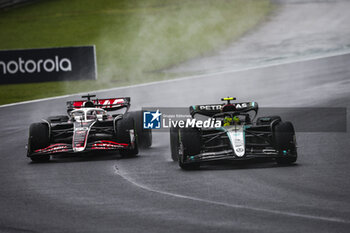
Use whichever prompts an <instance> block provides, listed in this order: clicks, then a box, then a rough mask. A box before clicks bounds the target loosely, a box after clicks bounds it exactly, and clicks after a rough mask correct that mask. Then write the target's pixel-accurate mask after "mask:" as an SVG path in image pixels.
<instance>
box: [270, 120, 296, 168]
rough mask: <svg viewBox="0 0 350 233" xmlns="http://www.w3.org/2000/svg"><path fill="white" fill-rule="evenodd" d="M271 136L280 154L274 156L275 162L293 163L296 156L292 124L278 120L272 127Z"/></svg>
mask: <svg viewBox="0 0 350 233" xmlns="http://www.w3.org/2000/svg"><path fill="white" fill-rule="evenodd" d="M273 136H274V144H275V147H276V149H277V150H278V151H279V152H280V154H281V155H280V157H277V158H276V162H277V163H278V164H285V165H287V164H292V163H295V162H296V161H297V158H298V156H297V148H296V139H295V131H294V127H293V124H292V123H291V122H279V123H278V124H277V125H276V126H275V127H274V129H273ZM284 153H286V155H284Z"/></svg>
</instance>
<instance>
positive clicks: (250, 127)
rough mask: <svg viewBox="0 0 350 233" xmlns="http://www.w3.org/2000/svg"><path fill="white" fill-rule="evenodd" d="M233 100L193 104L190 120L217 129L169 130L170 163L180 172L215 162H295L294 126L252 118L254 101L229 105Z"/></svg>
mask: <svg viewBox="0 0 350 233" xmlns="http://www.w3.org/2000/svg"><path fill="white" fill-rule="evenodd" d="M232 100H235V98H232V97H228V98H222V101H226V103H222V104H210V105H194V106H191V107H190V109H189V110H190V114H191V116H192V118H195V119H199V118H201V119H203V117H206V118H209V119H211V120H213V121H216V122H218V121H219V122H221V127H215V128H214V127H211V128H203V127H202V128H198V127H188V128H171V129H170V144H171V155H172V158H173V160H178V162H179V166H180V167H181V168H182V169H197V168H199V167H200V165H201V164H202V163H206V162H212V161H218V160H245V159H250V158H257V157H267V158H274V159H275V160H276V162H277V163H278V164H292V163H294V162H295V161H296V160H297V146H296V138H295V132H294V127H293V124H292V123H291V122H284V121H282V120H281V117H280V116H265V117H259V118H257V120H256V121H254V120H255V118H256V116H257V114H258V104H257V103H256V102H244V103H231V101H232Z"/></svg>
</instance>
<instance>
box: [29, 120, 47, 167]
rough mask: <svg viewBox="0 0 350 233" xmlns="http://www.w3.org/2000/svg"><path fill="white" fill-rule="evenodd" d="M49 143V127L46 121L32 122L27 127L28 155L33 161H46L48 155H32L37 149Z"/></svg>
mask: <svg viewBox="0 0 350 233" xmlns="http://www.w3.org/2000/svg"><path fill="white" fill-rule="evenodd" d="M49 145H50V135H49V127H48V125H47V124H46V123H33V124H31V125H30V127H29V138H28V152H27V154H28V157H29V158H30V159H31V160H32V161H33V162H47V161H49V160H50V155H32V154H33V152H35V151H36V150H38V149H44V148H46V147H48V146H49Z"/></svg>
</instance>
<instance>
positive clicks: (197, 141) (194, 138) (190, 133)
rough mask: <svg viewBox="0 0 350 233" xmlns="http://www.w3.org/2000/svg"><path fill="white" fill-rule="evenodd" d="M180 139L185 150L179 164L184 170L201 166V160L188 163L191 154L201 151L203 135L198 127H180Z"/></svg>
mask: <svg viewBox="0 0 350 233" xmlns="http://www.w3.org/2000/svg"><path fill="white" fill-rule="evenodd" d="M180 141H181V144H182V147H183V152H182V154H181V155H180V156H179V166H180V167H181V168H182V169H184V170H195V169H198V168H199V167H200V163H199V162H192V163H186V161H187V160H189V158H190V156H193V155H197V154H199V153H200V152H201V135H200V132H199V130H198V129H196V128H183V129H180Z"/></svg>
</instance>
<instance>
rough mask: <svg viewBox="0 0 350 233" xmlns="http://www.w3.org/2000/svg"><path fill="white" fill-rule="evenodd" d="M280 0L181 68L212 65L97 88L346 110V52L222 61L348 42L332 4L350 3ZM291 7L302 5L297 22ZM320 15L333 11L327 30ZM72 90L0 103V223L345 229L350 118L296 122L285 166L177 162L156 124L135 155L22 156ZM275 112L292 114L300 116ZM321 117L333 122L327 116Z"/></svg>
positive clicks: (349, 207) (60, 228) (152, 102)
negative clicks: (186, 167)
mask: <svg viewBox="0 0 350 233" xmlns="http://www.w3.org/2000/svg"><path fill="white" fill-rule="evenodd" d="M277 2H283V3H287V4H286V5H283V8H281V9H282V10H281V11H278V13H277V14H276V15H275V16H274V17H275V18H274V20H271V22H270V23H267V24H264V25H262V27H261V28H259V29H258V30H257V31H256V32H253V33H249V34H248V35H247V36H246V37H243V38H242V40H241V41H239V42H238V43H237V45H235V46H233V47H232V48H229V49H227V50H225V51H222V52H221V53H220V54H221V55H219V56H218V57H217V56H214V58H211V59H209V60H206V59H205V61H204V62H203V60H199V61H191V62H189V63H188V64H185V65H183V66H182V67H180V68H179V67H178V68H177V69H179V70H180V71H183V72H197V71H201V72H204V73H207V74H204V75H201V76H197V77H193V78H184V79H179V80H173V81H166V82H162V83H154V84H146V85H139V86H134V87H126V88H120V89H114V90H108V91H103V92H99V93H97V95H98V97H100V98H102V97H115V96H131V98H132V99H131V103H132V110H137V109H140V108H141V107H143V106H145V107H147V106H149V107H152V106H155V107H168V106H172V107H187V106H189V105H193V104H206V103H217V102H219V100H220V98H221V97H225V96H236V97H237V98H238V100H239V101H256V102H258V103H259V104H260V107H262V108H263V107H344V108H347V109H348V108H349V107H350V93H349V90H350V81H349V77H350V55H343V56H333V57H327V58H322V59H316V60H310V61H303V62H296V63H290V64H284V65H276V66H271V67H265V68H258V69H252V70H246V71H238V72H237V71H236V72H234V71H227V70H228V69H236V68H237V67H235V65H236V66H240V64H247V63H248V66H250V65H252V66H255V65H260V64H261V63H264V64H271V63H269V62H268V60H269V59H274V58H278V59H280V58H281V60H285V61H286V60H289V58H291V57H292V58H300V57H302V58H305V57H308V55H310V54H325V53H327V51H331V52H332V51H335V52H336V51H340V50H342V49H345V50H347V49H348V46H349V44H348V41H349V38H350V37H349V35H350V34H349V33H348V31H347V30H348V29H347V28H348V27H347V24H344V22H346V21H347V20H348V17H349V14H347V13H346V14H339V13H337V12H339V11H340V12H341V9H346V11H347V9H348V8H346V6H348V4H349V2H347V1H326V0H319V1H316V0H315V1H311V0H310V1H301V0H279V1H277ZM335 2H336V4H331V3H335ZM313 3H315V4H316V5H315V4H313ZM317 3H320V4H319V5H318V4H317ZM343 4H344V5H343ZM297 12H299V13H300V12H301V13H300V14H304V15H305V17H304V18H302V20H301V21H300V17H298V14H297ZM300 14H299V15H300ZM315 18H316V19H320V21H313V20H315ZM326 18H327V19H328V20H329V21H327V22H333V23H332V24H327V26H328V29H324V28H323V25H325V23H324V22H325V20H326ZM291 19H293V20H294V21H293V22H300V23H293V22H292V21H290V20H291ZM298 20H299V21H298ZM289 21H290V23H288V22H289ZM286 23H288V26H286V25H285V24H286ZM281 25H284V27H282V26H281ZM281 27H282V28H281ZM287 29H290V30H289V32H288V30H287ZM280 30H282V31H283V33H280V34H277V32H279V31H280ZM309 30H310V31H309ZM327 30H328V31H327ZM293 33H294V34H293ZM262 35H264V36H265V35H266V38H265V39H262ZM254 38H255V39H254ZM256 39H258V40H256ZM251 45H254V46H251ZM296 48H299V49H300V50H298V49H296ZM235 54H244V56H243V57H241V55H239V57H236V55H235ZM232 55H233V56H232ZM299 55H300V56H299ZM298 56H299V57H298ZM255 58H257V60H254V59H255ZM285 58H286V59H285ZM252 59H253V60H252ZM203 64H204V65H203ZM223 70H225V71H223ZM209 72H217V73H212V74H208V73H209ZM79 98H80V96H75V97H70V98H61V99H53V100H46V101H41V102H34V103H27V104H21V105H15V106H8V107H1V108H0V122H1V129H0V132H1V134H0V148H1V149H0V151H1V156H0V185H1V192H0V232H9V233H12V232H15V233H17V232H267V233H273V232H283V233H284V232H317V233H323V232H344V233H345V232H349V229H350V179H349V175H350V169H349V167H350V159H349V151H350V143H349V142H350V134H349V132H350V131H349V126H347V131H346V132H328V133H325V132H298V133H297V142H298V147H299V148H298V151H299V159H298V161H297V163H296V164H295V165H292V166H278V165H276V164H275V163H274V162H273V161H268V160H267V161H266V160H265V161H264V160H259V161H250V162H242V163H225V164H214V165H208V166H203V167H202V168H201V169H200V170H198V171H182V170H181V169H180V168H179V167H178V165H177V163H175V162H172V161H171V158H170V148H169V135H168V134H167V133H154V143H153V146H152V148H150V149H149V150H144V151H141V152H140V154H139V156H138V157H137V158H133V159H121V158H120V156H119V155H118V154H111V155H98V156H91V155H86V156H80V157H71V158H54V159H53V160H52V161H50V162H49V163H43V164H35V163H31V162H30V160H29V159H27V158H26V157H25V156H26V149H25V145H26V140H27V137H28V128H29V125H30V123H32V122H37V121H40V119H42V118H45V117H47V116H50V115H56V114H62V113H65V111H66V109H65V101H67V100H72V99H79ZM281 111H284V110H283V109H281ZM281 114H283V115H287V117H286V120H292V121H293V119H294V117H295V116H296V113H295V112H294V113H291V114H290V115H289V114H288V113H287V112H281ZM348 114H349V113H348ZM288 116H289V117H290V119H288ZM337 119H338V118H337ZM319 120H320V121H324V122H321V123H322V124H323V123H324V124H326V125H329V126H330V127H331V126H332V124H334V119H333V118H332V119H329V118H327V115H325V117H322V118H320V119H319ZM349 120H350V119H349V115H348V116H347V121H349ZM298 122H299V125H298V127H299V128H307V127H308V125H307V124H308V123H307V121H305V122H303V121H300V120H299V121H298Z"/></svg>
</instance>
